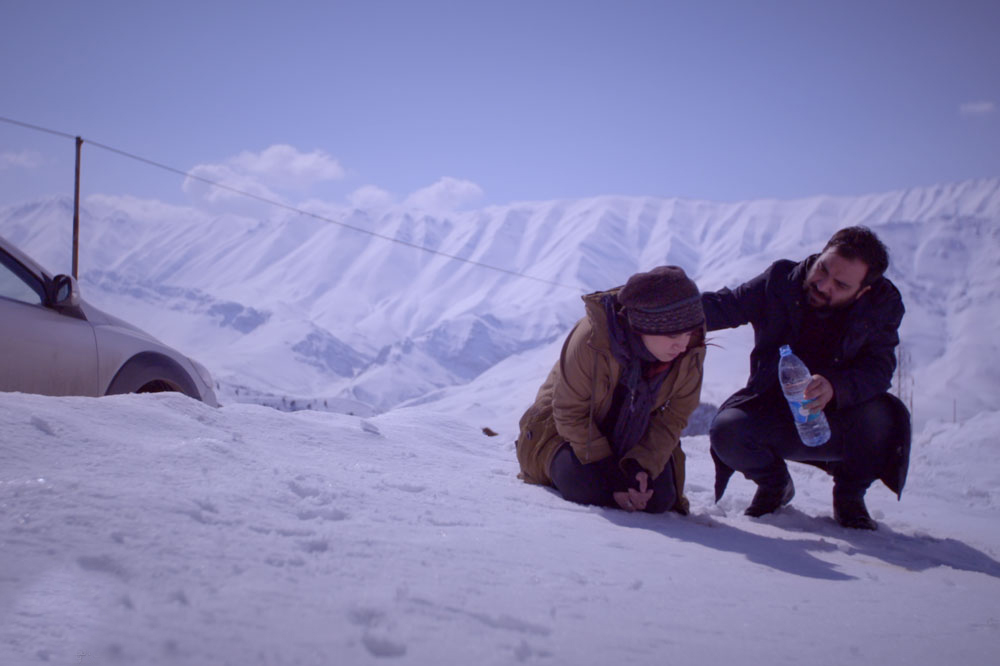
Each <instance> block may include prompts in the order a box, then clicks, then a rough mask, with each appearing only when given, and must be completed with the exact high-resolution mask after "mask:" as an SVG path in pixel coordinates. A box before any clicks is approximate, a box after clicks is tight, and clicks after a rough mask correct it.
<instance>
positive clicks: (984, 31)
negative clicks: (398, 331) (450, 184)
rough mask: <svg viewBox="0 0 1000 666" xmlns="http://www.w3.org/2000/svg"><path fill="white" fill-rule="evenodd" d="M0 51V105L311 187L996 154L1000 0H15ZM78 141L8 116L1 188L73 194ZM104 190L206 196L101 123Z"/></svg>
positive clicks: (920, 163)
mask: <svg viewBox="0 0 1000 666" xmlns="http://www.w3.org/2000/svg"><path fill="white" fill-rule="evenodd" d="M0 63H2V66H0V116H6V117H9V118H14V119H17V120H21V121H25V122H29V123H33V124H37V125H42V126H45V127H50V128H52V129H56V130H59V131H63V132H67V133H70V134H74V135H77V134H79V135H82V136H83V137H84V138H85V139H90V140H93V141H97V142H101V143H104V144H108V145H111V146H114V147H117V148H120V149H122V150H126V151H129V152H133V153H137V154H139V155H142V156H145V157H148V158H150V159H154V160H157V161H160V162H163V163H166V164H169V165H172V166H175V167H177V168H180V169H183V170H189V169H192V168H195V167H199V165H200V167H199V168H200V169H201V171H200V173H203V174H205V175H206V176H212V177H219V176H225V175H227V174H229V175H234V178H236V179H237V181H238V182H235V183H234V184H237V185H240V186H246V185H247V183H249V182H251V180H252V181H254V182H256V183H257V184H258V185H259V187H258V188H257V190H255V191H260V192H262V193H265V194H269V195H270V194H271V193H274V194H277V195H280V196H281V197H282V198H283V199H284V200H287V201H290V202H299V201H303V200H305V199H308V198H310V197H315V198H319V199H323V200H328V201H336V202H341V203H343V202H346V201H348V200H349V199H350V197H351V193H352V192H355V191H357V190H358V189H359V188H362V187H365V186H374V187H375V188H378V189H379V191H380V192H379V195H380V196H389V195H391V196H392V197H394V198H395V200H397V201H400V200H404V199H405V198H406V197H407V195H409V194H410V193H412V192H414V191H416V190H420V189H421V188H425V187H427V186H429V185H431V184H432V183H435V182H436V181H438V180H439V179H441V178H442V177H445V176H447V177H451V178H455V179H459V180H462V181H469V183H474V184H475V186H478V188H480V189H481V191H482V195H481V197H479V199H478V200H476V203H477V205H486V204H504V203H509V202H512V201H518V200H547V199H555V198H564V197H570V198H576V197H586V196H593V195H602V194H630V195H653V196H662V197H672V196H681V197H693V198H704V199H712V200H722V201H733V200H743V199H755V198H769V197H778V198H793V197H801V196H809V195H815V194H864V193H868V192H881V191H886V190H891V189H897V188H906V187H911V186H922V185H930V184H935V183H941V182H954V181H960V180H965V179H970V178H980V177H997V176H1000V2H997V1H995V0H982V1H971V0H940V1H938V2H929V1H923V0H900V1H896V2H889V1H878V0H869V1H846V2H845V1H842V0H839V1H837V2H832V1H831V2H818V1H807V0H802V1H787V2H777V1H751V0H745V1H743V0H740V1H734V2H721V1H720V2H712V1H705V2H694V1H683V2H682V1H670V0H663V1H653V0H642V1H629V0H617V1H608V2H603V1H586V0H579V1H555V0H549V1H547V0H534V1H522V0H503V1H501V0H493V1H490V2H480V1H476V0H456V1H446V0H432V1H420V0H411V1H404V0H397V1H379V0H368V1H363V0H359V1H355V0H351V1H346V2H340V1H335V0H330V1H326V2H318V1H317V2H295V1H289V2H248V1H245V0H244V1H242V2H223V1H213V0H202V1H199V2H189V1H187V0H183V1H178V0H175V1H172V2H164V3H150V2H135V1H134V0H128V1H124V0H123V1H115V2H111V1H103V0H91V1H88V2H80V1H73V2H69V1H43V0H38V1H28V0H0ZM275 145H287V146H291V147H292V149H294V150H291V151H289V150H288V149H285V153H284V154H283V156H281V155H277V154H276V153H273V152H272V153H270V154H266V153H265V150H266V149H268V148H269V147H271V146H275ZM241 154H243V157H242V158H238V157H237V156H239V155H241ZM268 155H269V156H268ZM72 156H73V142H72V141H70V140H67V139H62V138H57V137H53V136H49V135H44V134H38V133H35V132H31V131H28V130H25V129H21V128H18V127H12V126H9V125H5V124H3V123H0V205H3V204H9V203H13V202H17V201H21V200H25V199H31V198H33V197H36V196H43V195H49V194H64V193H65V194H68V193H71V191H72V189H71V188H72V168H73V162H72ZM293 164H297V165H298V168H299V169H301V172H297V171H295V170H294V169H291V170H290V166H289V165H293ZM297 173H301V178H298V179H296V178H295V177H294V176H295V175H296V174H297ZM282 177H284V181H282ZM247 179H249V180H247ZM475 186H471V185H469V184H466V185H465V186H464V187H465V188H466V189H465V190H464V192H465V194H469V188H472V190H473V191H475ZM83 188H84V194H93V193H109V194H129V195H135V196H140V197H155V198H159V199H162V200H164V201H173V202H183V201H185V200H186V197H187V196H189V195H185V194H184V193H183V192H182V191H181V179H180V178H179V177H174V176H171V175H169V174H166V173H163V172H161V171H158V170H156V169H153V168H150V167H147V166H143V165H141V164H136V163H134V162H131V161H129V160H126V159H123V158H121V157H118V156H115V155H111V154H107V153H104V152H102V151H99V150H98V149H96V148H94V147H85V149H84V183H83Z"/></svg>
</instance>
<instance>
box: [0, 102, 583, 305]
mask: <svg viewBox="0 0 1000 666" xmlns="http://www.w3.org/2000/svg"><path fill="white" fill-rule="evenodd" d="M0 122H5V123H9V124H11V125H17V126H19V127H24V128H27V129H30V130H35V131H38V132H45V133H47V134H52V135H55V136H59V137H64V138H67V139H73V140H77V139H79V140H81V141H83V142H85V143H89V144H90V145H92V146H94V147H96V148H100V149H101V150H105V151H108V152H110V153H115V154H117V155H120V156H122V157H125V158H128V159H130V160H135V161H137V162H142V163H143V164H147V165H149V166H152V167H156V168H157V169H162V170H164V171H169V172H171V173H174V174H177V175H179V176H184V177H185V178H190V179H192V180H197V181H199V182H202V183H205V184H207V185H211V186H212V187H217V188H219V189H222V190H226V191H228V192H233V193H234V194H238V195H240V196H244V197H248V198H250V199H254V200H256V201H260V202H262V203H265V204H268V205H270V206H276V207H278V208H282V209H284V210H287V211H291V212H294V213H298V214H299V215H304V216H306V217H311V218H314V219H316V220H320V221H321V222H327V223H329V224H336V225H338V226H341V227H345V228H347V229H351V230H352V231H357V232H358V233H362V234H367V235H369V236H374V237H375V238H380V239H382V240H386V241H389V242H391V243H397V244H399V245H403V246H406V247H410V248H413V249H415V250H422V251H424V252H429V253H431V254H436V255H438V256H441V257H445V258H447V259H451V260H454V261H461V262H463V263H466V264H470V265H472V266H478V267H480V268H486V269H489V270H491V271H496V272H498V273H505V274H507V275H512V276H514V277H519V278H524V279H526V280H534V281H535V282H541V283H543V284H548V285H551V286H554V287H561V288H563V289H572V290H574V291H577V292H583V291H584V290H583V289H581V288H579V287H571V286H569V285H566V284H562V283H561V282H555V281H553V280H546V279H544V278H539V277H535V276H533V275H527V274H525V273H519V272H517V271H513V270H510V269H507V268H501V267H500V266H494V265H492V264H486V263H483V262H481V261H475V260H474V259H467V258H465V257H459V256H458V255H454V254H449V253H447V252H442V251H440V250H435V249H433V248H429V247H425V246H423V245H417V244H416V243H410V242H409V241H405V240H400V239H399V238H393V237H392V236H386V235H385V234H380V233H378V232H376V231H371V230H369V229H363V228H361V227H357V226H354V225H353V224H348V223H347V222H342V221H340V220H334V219H333V218H330V217H326V216H324V215H320V214H318V213H312V212H309V211H307V210H302V209H301V208H296V207H295V206H291V205H289V204H286V203H283V202H281V201H275V200H274V199H268V198H267V197H262V196H260V195H258V194H253V193H251V192H246V191H244V190H240V189H238V188H235V187H232V186H230V185H226V184H224V183H219V182H217V181H214V180H210V179H208V178H203V177H202V176H197V175H195V174H193V173H191V172H189V171H184V170H183V169H177V168H175V167H172V166H169V165H167V164H163V163H161V162H157V161H155V160H151V159H148V158H146V157H142V156H141V155H135V154H133V153H129V152H126V151H124V150H121V149H119V148H115V147H113V146H108V145H105V144H103V143H98V142H97V141H91V140H90V139H82V138H81V137H79V136H76V135H73V134H67V133H66V132H60V131H58V130H53V129H49V128H47V127H41V126H39V125H32V124H31V123H26V122H22V121H19V120H14V119H13V118H6V117H4V116H0Z"/></svg>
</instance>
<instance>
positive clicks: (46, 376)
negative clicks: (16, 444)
mask: <svg viewBox="0 0 1000 666" xmlns="http://www.w3.org/2000/svg"><path fill="white" fill-rule="evenodd" d="M0 391H18V392H22V393H40V394H43V395H52V396H67V395H83V396H104V395H113V394H120V393H155V392H160V391H178V392H180V393H183V394H185V395H188V396H190V397H192V398H195V399H197V400H201V401H202V402H204V403H206V404H209V405H212V406H213V407H218V405H219V403H218V401H217V399H216V396H215V390H214V388H213V382H212V376H211V375H210V374H209V372H208V370H206V369H205V367H204V366H202V365H201V364H200V363H198V362H196V361H194V360H192V359H190V358H188V357H186V356H184V355H183V354H181V353H180V352H178V351H177V350H175V349H172V348H170V347H169V346H167V345H166V344H164V343H162V342H160V341H159V340H157V339H156V338H155V337H153V336H152V335H150V334H148V333H146V332H145V331H142V330H140V329H138V328H136V327H135V326H132V325H131V324H129V323H127V322H125V321H122V320H121V319H119V318H117V317H114V316H112V315H110V314H108V313H106V312H103V311H101V310H99V309H98V308H96V307H94V306H93V305H91V304H90V303H88V302H87V301H85V300H84V299H83V298H82V297H81V295H80V287H79V285H78V284H77V281H76V280H75V279H74V278H73V277H71V276H69V275H56V276H51V275H50V274H49V273H48V272H47V271H45V270H44V269H43V268H42V267H41V266H40V265H39V264H38V263H37V262H35V261H34V260H33V259H31V258H30V257H29V256H28V255H26V254H25V253H23V252H21V251H20V250H19V249H18V248H17V247H15V246H14V244H13V243H10V242H8V241H7V240H6V239H5V238H3V237H2V236H0Z"/></svg>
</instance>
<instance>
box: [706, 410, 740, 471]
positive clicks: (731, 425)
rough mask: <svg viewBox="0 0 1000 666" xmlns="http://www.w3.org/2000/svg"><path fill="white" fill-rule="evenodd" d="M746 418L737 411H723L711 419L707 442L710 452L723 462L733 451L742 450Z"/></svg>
mask: <svg viewBox="0 0 1000 666" xmlns="http://www.w3.org/2000/svg"><path fill="white" fill-rule="evenodd" d="M746 422H747V416H746V414H745V413H744V412H742V411H741V410H738V409H723V410H721V411H720V412H719V413H717V414H716V415H715V418H714V419H712V425H710V426H709V428H708V440H709V442H710V443H711V445H712V450H713V451H715V452H716V454H717V455H718V456H719V457H720V458H722V459H723V460H725V459H726V458H727V457H728V455H729V454H731V453H732V452H733V451H734V450H738V449H741V448H743V446H744V443H745V437H746V425H747V423H746Z"/></svg>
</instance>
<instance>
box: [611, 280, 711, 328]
mask: <svg viewBox="0 0 1000 666" xmlns="http://www.w3.org/2000/svg"><path fill="white" fill-rule="evenodd" d="M618 302H619V303H621V304H622V305H624V306H625V313H626V315H627V316H628V322H629V324H630V325H631V326H632V330H634V331H636V332H638V333H646V334H648V335H676V334H678V333H684V332H686V331H690V330H693V329H695V328H698V327H699V326H701V325H702V324H704V323H705V313H704V311H702V309H701V294H700V293H698V286H697V285H696V284H695V283H694V281H693V280H691V278H689V277H688V276H687V274H685V273H684V269H683V268H680V267H679V266H659V267H657V268H654V269H653V270H651V271H649V272H648V273H636V274H635V275H633V276H632V277H630V278H629V279H628V282H626V283H625V286H624V287H622V288H621V290H620V291H619V292H618Z"/></svg>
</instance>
